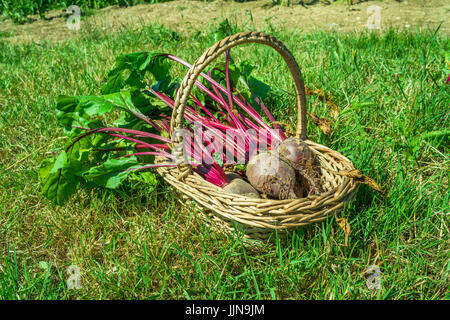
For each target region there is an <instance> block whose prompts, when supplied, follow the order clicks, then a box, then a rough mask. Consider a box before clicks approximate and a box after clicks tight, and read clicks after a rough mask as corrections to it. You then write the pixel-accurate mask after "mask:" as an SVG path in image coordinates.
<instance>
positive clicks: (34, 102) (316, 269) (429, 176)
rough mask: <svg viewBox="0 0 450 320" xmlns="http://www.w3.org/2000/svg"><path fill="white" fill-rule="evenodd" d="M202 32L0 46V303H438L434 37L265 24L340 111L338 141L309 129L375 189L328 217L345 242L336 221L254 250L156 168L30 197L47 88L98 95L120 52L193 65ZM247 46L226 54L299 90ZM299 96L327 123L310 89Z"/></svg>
mask: <svg viewBox="0 0 450 320" xmlns="http://www.w3.org/2000/svg"><path fill="white" fill-rule="evenodd" d="M208 31H214V26H210V27H209V29H208V28H206V30H205V32H202V33H200V32H199V33H195V34H193V35H191V36H189V38H186V37H185V36H181V35H178V34H176V33H174V32H172V31H171V30H168V29H166V28H164V27H161V26H156V25H148V26H143V27H141V28H139V29H134V30H123V31H122V32H117V33H112V34H109V33H105V32H104V31H100V30H95V29H92V30H86V29H85V30H83V31H82V33H81V35H80V37H78V38H74V39H70V40H67V41H64V42H61V43H49V42H36V43H33V44H17V45H12V44H9V43H8V42H6V41H2V42H0V49H1V50H0V66H1V68H2V69H3V70H4V71H3V72H2V73H1V74H0V107H1V112H0V175H1V179H0V212H1V213H0V298H2V299H186V298H187V299H445V298H447V299H448V298H449V297H450V296H449V292H448V279H449V278H448V277H449V271H450V263H449V229H448V228H449V226H448V214H449V206H448V203H449V193H448V178H449V160H448V157H449V152H448V151H449V150H448V137H449V135H448V133H449V131H448V128H449V112H448V105H449V102H450V99H449V86H446V85H445V79H446V75H445V74H444V72H443V71H442V68H444V66H445V61H444V56H445V52H446V51H449V49H450V46H449V41H448V38H446V37H441V36H439V32H437V33H435V34H434V33H430V32H411V33H398V32H396V31H394V30H391V31H387V32H386V33H384V34H383V35H379V34H377V33H363V34H348V35H343V34H336V33H326V32H314V33H309V34H300V33H294V34H293V33H292V32H291V31H287V30H286V31H283V30H273V29H271V33H272V34H274V35H275V36H277V37H279V38H280V39H281V40H282V41H283V42H284V43H285V44H286V46H287V47H288V48H289V49H290V50H291V51H292V52H293V53H294V55H295V57H296V58H297V59H298V62H299V64H300V66H301V68H302V71H303V74H304V76H305V82H306V83H307V84H308V85H309V86H310V87H312V88H321V89H323V90H324V91H326V92H328V93H330V95H331V96H332V97H333V99H334V102H335V103H336V104H337V105H338V106H339V108H340V115H339V117H338V119H337V120H336V121H334V122H333V128H334V134H333V136H331V137H328V136H326V135H324V134H322V133H321V132H320V130H319V129H318V128H317V127H316V126H314V125H313V124H312V123H311V122H310V123H309V127H308V133H309V136H310V138H311V140H313V141H317V142H319V143H321V144H324V145H327V146H329V147H331V148H333V149H335V150H338V151H340V152H341V153H343V154H344V155H346V156H347V157H348V158H350V159H351V160H352V161H353V162H354V164H355V166H356V167H357V168H359V169H361V170H362V171H363V173H364V174H366V175H368V176H370V177H371V178H373V179H374V180H376V181H377V182H378V183H379V184H380V185H381V186H382V187H383V189H384V190H385V194H384V195H381V194H379V193H376V192H375V191H373V190H371V189H369V188H368V187H366V186H361V188H360V190H359V192H358V194H357V197H356V199H355V200H354V201H353V202H352V203H351V204H350V205H349V206H348V207H347V208H346V209H345V210H344V211H343V212H341V213H340V214H338V217H339V218H345V219H347V220H348V222H349V224H350V226H351V233H350V235H349V238H348V245H347V246H345V235H344V232H343V230H342V229H340V228H339V226H338V224H337V223H336V219H335V217H330V218H329V219H328V220H326V221H325V222H323V223H320V224H315V225H312V226H309V227H306V228H302V229H299V230H296V231H295V232H293V233H292V234H291V235H290V236H289V237H288V238H287V239H285V240H281V239H279V238H277V237H276V238H275V240H274V241H272V242H268V243H260V244H258V245H256V244H250V245H249V244H246V243H245V242H244V241H242V238H241V236H238V237H235V238H234V237H232V236H223V235H219V234H217V233H215V232H211V230H210V229H208V227H206V226H205V225H204V223H202V221H201V219H200V218H199V217H198V216H197V214H196V211H195V210H194V209H193V208H192V207H190V206H184V205H181V204H180V203H179V201H178V200H177V198H176V197H175V196H174V193H173V189H172V188H171V187H170V186H168V185H167V184H166V183H164V181H163V180H162V179H160V184H159V185H158V187H156V188H149V187H148V186H147V185H146V184H145V181H142V180H141V179H139V177H138V176H136V177H134V179H132V180H131V181H129V182H128V183H127V185H126V186H125V187H123V188H121V189H120V190H116V191H108V190H93V191H91V192H87V191H82V192H80V193H79V194H77V196H75V197H74V198H73V199H72V200H71V201H70V203H69V204H68V205H66V206H64V207H55V206H53V205H51V204H50V203H49V202H48V201H47V200H46V199H44V198H43V197H42V196H41V195H40V193H39V190H40V187H39V182H38V176H37V165H38V163H39V162H40V161H41V160H43V159H44V158H46V157H48V156H49V154H52V153H57V152H58V151H59V150H60V148H61V146H62V143H63V141H62V138H60V137H61V136H62V133H61V131H60V130H59V129H58V128H57V125H56V116H55V98H56V96H57V95H59V94H69V95H74V94H80V95H81V94H98V93H99V85H100V83H101V81H102V79H103V78H104V76H105V75H106V72H107V70H109V69H110V68H111V67H112V65H113V62H114V58H115V56H116V55H118V54H120V53H125V52H135V51H142V50H153V51H164V52H170V53H173V54H175V55H177V56H180V57H182V58H183V59H185V60H187V61H191V62H192V61H194V60H195V58H196V57H198V56H200V54H201V53H202V51H203V50H204V49H206V48H207V47H208V46H209V45H211V44H212V43H213V42H214V39H213V36H212V35H211V36H210V35H209V33H208ZM263 31H264V30H263ZM266 31H267V30H266ZM246 48H252V50H246V49H245V50H244V49H239V48H237V49H234V56H235V57H241V58H248V59H252V61H257V62H258V66H259V69H258V70H257V72H258V73H259V75H260V76H261V77H262V78H263V79H264V80H265V81H267V82H269V83H272V84H277V86H280V87H282V88H285V89H286V90H287V91H289V92H293V86H292V83H291V79H290V78H289V76H288V73H287V68H286V67H285V66H283V64H282V61H281V60H280V58H279V57H278V56H277V55H276V53H275V52H274V51H271V49H266V48H262V47H261V46H258V45H251V46H247V47H246ZM268 70H270V72H268ZM176 71H177V72H178V73H179V74H180V75H182V74H183V71H185V70H182V69H176ZM293 102H294V99H293V98H292V96H290V95H287V96H286V99H284V100H282V101H276V102H274V103H272V105H271V107H272V110H274V115H275V116H276V118H278V119H280V120H282V121H286V122H289V121H291V120H292V115H293V114H295V113H294V107H293V106H294V104H293ZM308 106H309V109H310V110H311V111H312V112H313V113H315V114H318V115H319V116H321V117H326V118H329V113H328V111H327V110H326V107H325V106H324V104H323V102H320V101H319V99H317V98H316V97H310V98H309V100H308ZM293 125H294V124H292V126H293ZM70 265H75V266H78V267H79V268H80V271H81V285H82V287H81V289H76V290H74V289H70V288H69V287H68V284H67V280H69V278H70V275H69V274H67V272H66V270H67V268H68V267H69V266H70ZM371 265H378V266H379V267H380V270H381V287H380V289H379V290H369V289H368V288H367V286H366V280H367V277H368V275H367V274H365V271H366V270H367V268H368V267H369V266H371Z"/></svg>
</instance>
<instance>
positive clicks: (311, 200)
mask: <svg viewBox="0 0 450 320" xmlns="http://www.w3.org/2000/svg"><path fill="white" fill-rule="evenodd" d="M250 42H254V43H261V44H264V45H268V46H270V47H272V48H274V49H275V50H276V51H278V53H279V54H280V55H281V56H282V57H283V59H284V61H285V62H286V63H287V65H288V67H289V71H290V73H291V75H292V77H293V79H294V83H295V88H296V96H297V104H298V122H297V136H298V137H300V138H302V139H303V140H305V141H306V143H307V144H308V145H309V146H310V148H311V149H312V150H313V152H314V153H315V154H316V156H317V158H318V160H319V162H320V167H321V179H322V186H323V190H324V192H323V193H321V194H319V195H314V196H308V197H305V198H300V199H289V200H273V199H254V198H248V197H245V196H240V195H236V194H231V193H227V192H224V191H223V190H222V189H221V188H220V187H217V186H215V185H213V184H211V183H209V182H207V181H206V180H204V179H203V178H202V177H201V176H200V175H198V174H197V173H195V172H193V171H192V170H191V169H190V167H189V165H187V164H184V163H183V162H181V161H180V162H178V163H179V165H178V166H177V167H175V168H173V167H169V168H167V167H163V168H158V172H159V173H160V174H161V175H162V177H163V178H164V179H165V180H166V181H167V182H168V183H169V184H171V185H172V186H174V187H175V188H176V189H177V190H178V191H179V192H180V193H181V194H182V195H184V196H183V198H184V199H191V200H194V202H195V204H198V205H199V207H200V209H201V210H200V211H199V212H200V213H201V214H202V215H203V216H204V217H205V218H206V220H207V221H209V222H211V225H212V227H214V228H215V229H217V230H220V231H233V230H235V228H236V227H238V228H239V229H241V230H242V231H243V232H245V236H246V237H250V238H256V239H266V238H267V237H268V236H270V235H271V234H272V233H273V231H274V230H277V232H278V233H283V232H284V231H287V230H289V229H292V228H296V227H300V226H305V225H308V224H311V223H313V222H319V221H322V220H324V219H326V218H327V217H328V216H329V215H331V214H334V213H336V212H337V211H339V210H341V209H342V208H343V207H344V205H345V203H347V202H348V201H350V200H351V199H352V198H353V197H354V196H355V194H356V192H357V190H358V187H359V184H360V183H361V182H365V179H364V178H365V177H364V176H363V175H362V174H361V173H360V172H359V171H358V170H355V168H354V167H353V164H352V163H351V161H350V160H349V159H347V158H346V157H344V156H343V155H341V154H340V153H339V152H336V151H334V150H331V149H330V148H327V147H325V146H323V145H320V144H317V143H314V142H312V141H310V140H308V139H307V137H306V97H305V87H304V83H303V79H302V75H301V72H300V69H299V67H298V64H297V62H296V61H295V59H294V57H293V56H292V54H291V53H290V52H289V50H288V49H287V48H286V47H285V46H284V45H283V44H282V43H281V42H280V41H279V40H277V39H276V38H274V37H272V36H270V35H267V34H264V33H261V32H243V33H238V34H236V35H233V36H229V37H226V38H224V39H223V40H222V41H219V42H217V43H216V44H214V45H213V46H212V47H211V48H209V49H208V50H206V51H205V52H204V53H203V55H202V56H201V57H200V58H199V59H198V60H197V61H196V62H195V64H194V65H193V66H192V67H191V68H190V70H189V71H188V73H187V75H186V76H185V78H184V80H183V82H182V83H181V86H180V90H178V92H177V96H176V100H175V106H174V110H173V114H172V122H171V138H172V144H173V147H174V148H173V150H174V151H176V152H174V153H175V155H176V157H177V159H183V148H182V147H181V142H182V138H181V137H177V135H174V131H175V130H176V129H181V128H182V124H183V113H184V109H185V107H186V102H187V100H188V98H189V94H190V92H191V89H192V87H193V85H194V82H195V80H196V79H197V77H198V76H199V75H200V73H201V72H202V70H203V69H204V68H205V67H206V66H207V65H208V64H210V63H211V62H212V61H213V60H215V59H216V58H217V57H219V56H220V55H221V54H223V53H224V52H226V51H227V50H229V49H231V48H232V47H235V46H237V45H239V44H244V43H250ZM157 161H164V160H163V159H159V160H157ZM183 201H184V200H183Z"/></svg>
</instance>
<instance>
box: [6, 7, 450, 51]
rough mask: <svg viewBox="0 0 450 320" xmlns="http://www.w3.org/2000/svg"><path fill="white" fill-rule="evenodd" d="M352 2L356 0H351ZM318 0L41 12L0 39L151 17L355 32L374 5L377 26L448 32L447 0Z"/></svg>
mask: <svg viewBox="0 0 450 320" xmlns="http://www.w3.org/2000/svg"><path fill="white" fill-rule="evenodd" d="M354 2H356V1H354ZM327 3H329V2H327V1H318V2H315V4H314V5H308V6H307V5H300V4H297V5H291V6H286V5H276V6H274V5H272V1H271V0H264V1H249V2H244V3H240V2H234V1H220V0H219V1H213V2H201V1H191V0H177V1H171V2H165V3H156V4H147V5H138V6H134V7H128V8H119V7H108V8H105V9H103V10H99V11H98V12H96V13H95V14H94V15H91V16H88V17H87V18H83V19H82V20H81V22H80V23H81V24H80V31H74V30H70V29H69V28H68V27H67V21H66V20H67V18H66V17H65V16H64V15H63V11H62V10H59V11H51V12H49V13H47V18H48V19H47V20H39V19H36V20H35V21H34V22H31V23H26V24H24V25H14V24H13V23H12V22H11V21H7V20H6V21H2V22H0V39H1V40H7V41H11V42H14V43H17V42H32V41H41V40H45V41H61V40H65V39H67V38H70V37H74V36H78V35H79V34H80V33H81V32H83V29H84V30H89V29H91V28H101V29H103V30H105V31H106V32H114V31H117V30H120V29H122V28H124V27H132V28H137V27H139V25H142V24H148V23H150V22H156V23H159V24H163V25H164V26H166V27H169V28H171V29H173V30H175V31H176V32H179V33H181V34H186V33H192V32H195V31H198V30H202V29H204V27H205V26H207V25H208V24H218V23H219V22H220V21H222V20H223V19H225V18H227V19H229V20H230V21H232V22H233V23H236V24H237V25H239V26H241V27H243V28H249V29H255V30H261V29H263V28H264V29H265V28H267V26H269V25H270V26H271V27H272V28H275V29H282V28H288V29H291V30H299V29H300V30H304V31H305V32H308V31H314V30H329V31H337V32H351V31H356V32H361V31H365V30H367V25H366V24H367V21H368V19H369V16H370V15H371V14H373V13H370V10H369V11H368V8H369V7H370V6H374V5H375V6H378V7H380V18H381V20H380V22H381V25H380V26H381V31H383V30H387V29H388V28H389V27H393V28H397V29H400V30H404V29H408V30H416V29H428V30H432V31H434V30H436V29H437V28H438V27H439V25H440V29H439V33H440V34H441V35H445V36H447V35H449V34H450V24H449V22H448V20H449V11H450V2H449V1H447V0H405V1H402V2H397V1H395V0H385V1H382V2H379V1H368V2H361V3H358V4H354V5H351V6H348V5H347V4H346V2H345V1H341V2H332V3H330V4H327Z"/></svg>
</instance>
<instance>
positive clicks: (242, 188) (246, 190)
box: [223, 174, 261, 199]
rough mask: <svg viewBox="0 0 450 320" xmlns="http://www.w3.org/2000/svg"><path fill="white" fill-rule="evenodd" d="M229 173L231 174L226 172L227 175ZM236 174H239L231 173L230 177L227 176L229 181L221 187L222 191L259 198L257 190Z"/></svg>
mask: <svg viewBox="0 0 450 320" xmlns="http://www.w3.org/2000/svg"><path fill="white" fill-rule="evenodd" d="M229 175H231V174H227V176H229ZM236 176H239V175H238V174H232V178H231V179H230V177H229V179H230V181H231V182H230V183H229V184H227V185H226V186H225V187H224V188H223V190H224V191H226V192H230V193H234V194H239V195H242V196H246V197H249V198H258V199H259V198H261V197H260V195H259V193H258V191H256V189H255V188H253V187H252V185H251V184H250V183H248V182H246V181H245V180H244V179H241V178H239V177H236Z"/></svg>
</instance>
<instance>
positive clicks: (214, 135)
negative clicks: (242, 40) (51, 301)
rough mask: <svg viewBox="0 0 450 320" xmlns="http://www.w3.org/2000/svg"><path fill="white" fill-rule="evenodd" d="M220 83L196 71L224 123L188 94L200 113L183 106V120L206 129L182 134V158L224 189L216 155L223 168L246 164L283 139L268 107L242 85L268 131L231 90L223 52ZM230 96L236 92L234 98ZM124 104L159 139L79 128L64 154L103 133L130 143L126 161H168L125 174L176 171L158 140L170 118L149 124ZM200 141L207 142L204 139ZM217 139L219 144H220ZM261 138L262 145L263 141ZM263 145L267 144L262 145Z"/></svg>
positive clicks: (131, 132) (144, 134)
mask: <svg viewBox="0 0 450 320" xmlns="http://www.w3.org/2000/svg"><path fill="white" fill-rule="evenodd" d="M161 56H165V57H167V58H168V59H171V60H173V61H175V62H178V63H180V64H182V65H184V66H186V67H187V68H191V65H190V64H188V63H187V62H185V61H183V60H182V59H180V58H178V57H175V56H173V55H170V54H161ZM225 59H226V60H225V81H226V87H224V86H222V85H221V84H220V83H218V82H217V81H215V80H214V79H212V77H211V71H210V72H209V73H208V75H206V74H204V73H201V74H200V76H201V77H202V78H204V79H205V80H206V81H208V83H209V84H210V86H211V88H212V91H211V90H209V89H208V88H207V87H206V86H205V85H203V84H202V83H201V82H199V81H196V82H195V86H196V87H197V88H198V89H199V90H201V91H202V92H204V93H205V94H206V95H207V96H209V97H210V98H211V99H212V100H213V101H214V102H215V103H216V108H217V110H215V111H217V113H216V114H218V115H219V118H223V119H224V120H223V122H222V121H220V120H219V119H218V118H217V117H215V116H214V115H213V112H211V111H210V110H208V108H207V107H206V106H204V105H203V104H202V103H201V102H200V101H199V100H198V99H197V98H196V97H194V96H193V95H192V94H191V95H190V98H191V99H192V101H193V103H194V105H195V106H196V107H197V110H201V111H202V112H203V114H200V112H198V111H196V110H194V109H193V108H191V107H188V106H186V108H185V112H184V118H185V120H187V122H188V123H189V124H190V125H192V124H193V125H194V126H196V125H201V126H202V127H203V128H205V129H206V130H205V131H203V130H202V128H200V132H199V131H198V130H194V131H193V132H192V128H190V131H189V133H190V134H188V135H186V134H185V135H183V144H184V150H183V151H184V155H185V159H186V161H187V163H188V164H189V165H190V166H191V167H192V168H193V170H194V171H195V172H197V173H198V174H200V175H201V176H202V177H203V178H204V179H205V180H206V181H209V182H211V183H213V184H214V185H217V186H220V187H223V186H225V185H227V184H228V183H229V181H228V178H227V176H226V174H225V172H224V170H223V168H222V166H221V165H219V164H218V162H217V160H218V159H217V158H215V156H216V157H217V156H218V157H220V162H221V163H222V164H223V165H225V166H226V165H233V164H235V162H234V157H237V158H238V159H243V160H244V161H245V163H247V162H248V160H249V159H250V157H251V156H252V155H254V154H255V153H256V152H258V151H259V150H260V149H261V148H264V147H266V148H270V146H271V145H272V144H273V143H277V142H281V141H282V140H284V139H286V136H285V135H284V133H283V132H282V130H281V129H280V127H279V126H278V124H276V122H275V119H274V117H273V115H272V114H271V113H270V112H269V110H268V109H267V107H266V106H265V105H264V104H263V103H262V101H260V100H259V99H258V98H257V97H255V96H254V94H253V93H252V91H251V89H250V86H249V84H248V83H247V82H246V85H247V87H248V89H249V91H250V93H251V94H252V97H253V99H254V100H255V102H256V103H257V104H258V105H259V106H260V107H261V109H262V110H263V111H264V114H265V115H266V117H267V119H269V121H270V122H271V124H272V126H273V128H272V127H270V126H269V125H268V124H267V123H266V122H265V121H264V120H263V118H262V117H261V115H260V114H258V112H257V111H256V110H255V109H254V108H253V107H252V106H251V105H250V104H249V103H248V102H246V101H245V99H244V97H243V96H242V94H240V93H239V92H237V90H236V89H235V88H232V87H231V83H230V74H229V62H230V52H229V51H228V52H227V53H226V58H225ZM147 90H148V91H144V93H146V94H147V95H154V96H155V97H158V98H159V99H161V101H163V102H164V103H165V104H167V105H168V106H169V107H171V108H172V109H173V108H174V100H173V99H171V98H170V97H169V96H167V95H165V94H164V93H161V92H157V91H155V90H153V89H152V88H151V87H150V86H148V87H147ZM234 93H235V94H234ZM122 101H123V103H124V104H125V105H126V106H127V108H128V111H129V112H130V113H132V114H133V115H134V116H136V117H137V118H139V119H141V120H142V121H144V122H145V123H147V124H149V125H151V126H152V127H153V128H155V129H156V130H157V131H159V132H160V134H161V135H158V134H153V133H149V132H145V131H140V130H133V129H126V128H117V127H103V128H97V129H89V128H82V127H77V128H79V129H83V130H86V131H87V132H86V133H84V134H82V135H81V136H79V137H78V138H77V139H75V141H73V142H72V144H71V145H69V147H67V148H66V152H68V151H69V150H70V149H71V148H72V147H73V146H74V145H75V143H77V142H78V141H79V140H81V139H83V138H85V137H87V136H89V135H92V134H96V133H102V134H106V135H109V136H111V137H115V140H118V141H119V140H126V141H130V142H133V143H135V145H134V148H135V150H134V151H133V153H131V154H127V155H126V156H125V157H131V156H144V155H151V156H158V157H165V158H167V159H168V160H169V161H170V162H167V163H153V164H145V165H142V166H140V167H137V168H131V169H127V170H125V171H131V170H133V171H136V170H143V169H149V168H156V167H175V166H176V163H175V156H174V155H173V154H171V150H172V148H171V140H170V139H168V138H166V137H163V136H162V134H163V133H166V134H167V133H169V132H170V117H168V116H166V115H160V116H161V119H159V120H152V119H150V118H149V117H147V116H145V115H143V114H141V113H139V112H138V111H134V110H132V109H131V108H130V107H129V106H128V105H127V104H126V102H125V100H123V99H122ZM235 105H237V106H239V107H240V108H241V109H242V110H243V111H244V112H245V113H247V116H245V115H244V114H242V113H240V112H239V111H238V110H237V109H236V108H235ZM249 129H252V130H249ZM236 137H239V138H240V139H241V141H243V142H244V143H243V144H242V143H241V144H239V143H238V142H236V141H235V138H236ZM142 138H147V139H151V140H153V141H154V140H157V141H158V143H153V142H147V141H144V140H143V139H142ZM203 138H206V139H205V140H204V139H203ZM218 139H220V140H221V141H222V143H219V141H218ZM262 139H265V141H262ZM264 142H265V143H266V145H264ZM125 150H126V148H125V147H121V148H111V149H102V150H98V151H125ZM227 154H229V155H230V154H231V155H233V159H228V158H227V157H226V155H227Z"/></svg>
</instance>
